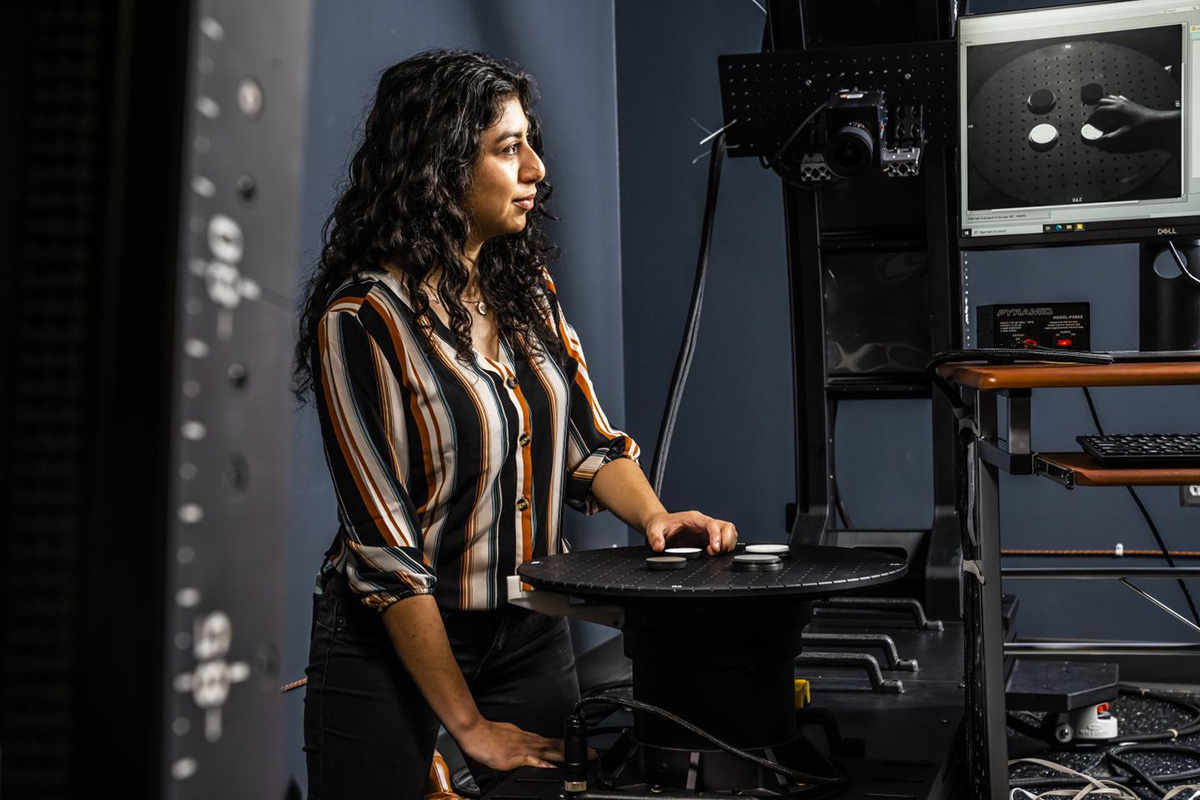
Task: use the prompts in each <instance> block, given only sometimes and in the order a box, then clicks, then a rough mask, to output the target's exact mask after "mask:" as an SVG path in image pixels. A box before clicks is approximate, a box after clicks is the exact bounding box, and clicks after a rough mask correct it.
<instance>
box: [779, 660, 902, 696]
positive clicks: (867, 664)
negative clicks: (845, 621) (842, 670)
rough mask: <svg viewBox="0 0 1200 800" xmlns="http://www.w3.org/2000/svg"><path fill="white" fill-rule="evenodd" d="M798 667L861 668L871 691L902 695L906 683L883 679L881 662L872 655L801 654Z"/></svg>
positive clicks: (797, 661) (797, 663)
mask: <svg viewBox="0 0 1200 800" xmlns="http://www.w3.org/2000/svg"><path fill="white" fill-rule="evenodd" d="M796 666H798V667H861V668H862V669H864V670H865V671H866V673H867V677H868V678H869V679H870V681H871V691H874V692H886V693H888V694H900V693H902V692H903V691H904V681H900V680H894V679H892V678H885V677H883V670H881V669H880V668H879V662H878V661H876V660H875V656H873V655H871V654H870V653H801V654H800V655H798V656H796Z"/></svg>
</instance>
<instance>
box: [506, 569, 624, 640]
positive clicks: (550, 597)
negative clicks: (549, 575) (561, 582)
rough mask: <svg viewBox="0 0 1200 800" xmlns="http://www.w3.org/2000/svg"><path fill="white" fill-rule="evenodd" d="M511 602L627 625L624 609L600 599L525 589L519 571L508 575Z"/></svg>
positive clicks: (555, 613)
mask: <svg viewBox="0 0 1200 800" xmlns="http://www.w3.org/2000/svg"><path fill="white" fill-rule="evenodd" d="M507 582H508V602H510V603H512V604H513V605H514V606H520V607H521V608H526V609H529V610H530V611H537V612H538V613H540V614H548V615H550V616H552V617H570V618H573V619H581V620H583V621H585V622H595V623H596V624H598V625H607V626H608V627H610V628H616V629H617V630H621V629H622V628H624V627H625V609H623V608H621V607H619V606H606V605H601V604H599V603H588V602H578V601H577V602H572V601H571V597H570V596H569V595H565V594H559V593H558V592H550V591H546V590H545V589H533V588H529V589H526V588H525V586H527V585H528V584H522V583H521V576H520V575H509V576H508V579H507Z"/></svg>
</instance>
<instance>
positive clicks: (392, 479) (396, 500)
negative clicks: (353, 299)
mask: <svg viewBox="0 0 1200 800" xmlns="http://www.w3.org/2000/svg"><path fill="white" fill-rule="evenodd" d="M317 359H318V362H319V364H318V366H319V369H318V370H316V372H317V374H318V380H319V384H320V385H319V387H318V391H317V393H316V394H317V413H318V416H319V417H320V421H321V438H322V440H323V443H324V447H325V459H326V462H327V463H328V465H329V472H330V474H331V476H332V477H333V485H334V489H335V491H336V492H337V501H338V518H339V520H340V522H341V524H342V527H343V529H344V530H345V533H346V535H345V552H344V554H343V557H344V558H345V560H346V563H345V570H346V578H347V581H348V583H349V584H350V587H351V588H352V589H353V590H354V591H355V592H357V593H358V594H360V595H362V599H363V602H364V603H365V604H366V605H367V606H369V607H371V608H374V609H376V610H378V611H383V610H384V609H386V608H387V607H388V606H390V605H392V604H393V603H395V602H397V601H398V600H402V599H404V598H406V597H410V596H412V595H417V594H430V593H431V592H432V591H433V587H434V583H435V579H434V573H433V570H432V569H431V568H430V566H429V564H428V563H427V562H426V561H425V558H424V555H423V553H422V530H421V525H420V517H419V516H418V514H417V510H416V508H415V506H414V505H413V501H412V498H411V497H410V496H409V493H408V491H407V490H406V488H405V486H404V483H403V480H402V478H403V476H404V475H405V474H407V473H406V472H405V471H404V464H405V463H406V461H405V459H407V458H408V452H407V437H406V435H405V427H404V426H405V421H404V414H403V413H402V411H401V409H402V408H403V403H402V399H401V398H402V396H403V395H402V387H401V385H400V383H399V381H398V380H397V378H396V376H395V374H394V373H393V371H392V369H391V368H390V367H389V365H388V362H387V360H386V359H385V357H384V356H383V353H382V351H381V349H380V347H379V346H378V345H377V344H376V342H375V340H374V339H373V338H372V337H371V336H370V334H369V333H368V331H367V330H366V329H365V328H364V327H363V325H362V323H361V321H360V320H359V318H358V316H357V314H356V313H355V311H354V306H353V303H344V304H343V307H342V309H341V310H339V308H338V305H337V304H335V305H334V306H333V307H332V308H331V309H330V310H329V311H327V312H326V313H325V315H324V317H322V319H321V322H320V325H319V327H318V337H317Z"/></svg>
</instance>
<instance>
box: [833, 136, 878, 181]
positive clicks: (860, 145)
mask: <svg viewBox="0 0 1200 800" xmlns="http://www.w3.org/2000/svg"><path fill="white" fill-rule="evenodd" d="M825 153H826V157H825V160H826V161H827V162H828V163H829V169H830V170H831V171H832V172H833V174H835V175H837V176H838V177H840V178H849V177H850V176H852V175H856V174H858V173H859V172H862V171H863V170H864V169H866V168H867V167H868V166H869V165H870V164H871V160H872V157H873V156H874V155H875V142H874V141H873V140H872V139H871V134H870V133H869V132H868V131H867V129H866V128H864V127H863V126H862V125H861V124H859V123H857V122H851V123H847V124H845V125H843V126H842V127H840V128H839V129H838V130H837V131H835V132H834V133H833V135H832V136H830V137H829V145H828V147H827V148H826V150H825Z"/></svg>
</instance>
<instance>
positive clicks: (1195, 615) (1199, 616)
mask: <svg viewBox="0 0 1200 800" xmlns="http://www.w3.org/2000/svg"><path fill="white" fill-rule="evenodd" d="M1083 396H1084V399H1086V400H1087V404H1088V411H1090V412H1091V413H1092V422H1093V423H1094V424H1095V426H1096V433H1098V434H1100V435H1101V436H1103V435H1104V426H1103V425H1101V424H1100V415H1099V414H1098V413H1096V404H1095V402H1093V401H1092V393H1091V391H1090V390H1089V389H1088V387H1086V386H1084V387H1083ZM1125 489H1126V490H1127V491H1128V492H1129V496H1130V497H1132V498H1133V502H1135V503H1137V507H1138V510H1139V511H1141V512H1142V516H1143V517H1144V518H1145V519H1146V525H1148V526H1149V527H1150V533H1152V534H1153V535H1154V541H1155V542H1157V543H1158V549H1159V550H1161V551H1162V554H1163V558H1165V559H1166V560H1167V565H1168V566H1170V567H1174V566H1175V559H1174V558H1172V557H1171V551H1170V549H1169V548H1168V547H1167V543H1166V542H1165V541H1163V538H1162V534H1161V533H1159V532H1158V526H1157V525H1155V524H1154V519H1153V518H1151V516H1150V512H1149V511H1148V510H1147V509H1146V504H1145V503H1143V502H1142V498H1141V496H1140V495H1138V493H1137V490H1135V489H1134V488H1133V487H1132V486H1126V487H1125ZM1176 582H1177V583H1178V584H1179V589H1180V591H1182V592H1183V596H1184V597H1185V598H1186V599H1187V605H1188V609H1190V610H1191V612H1192V619H1193V620H1195V622H1196V624H1197V625H1200V611H1197V610H1196V601H1195V600H1193V599H1192V593H1191V592H1190V591H1188V587H1187V584H1186V583H1184V581H1183V578H1176Z"/></svg>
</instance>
